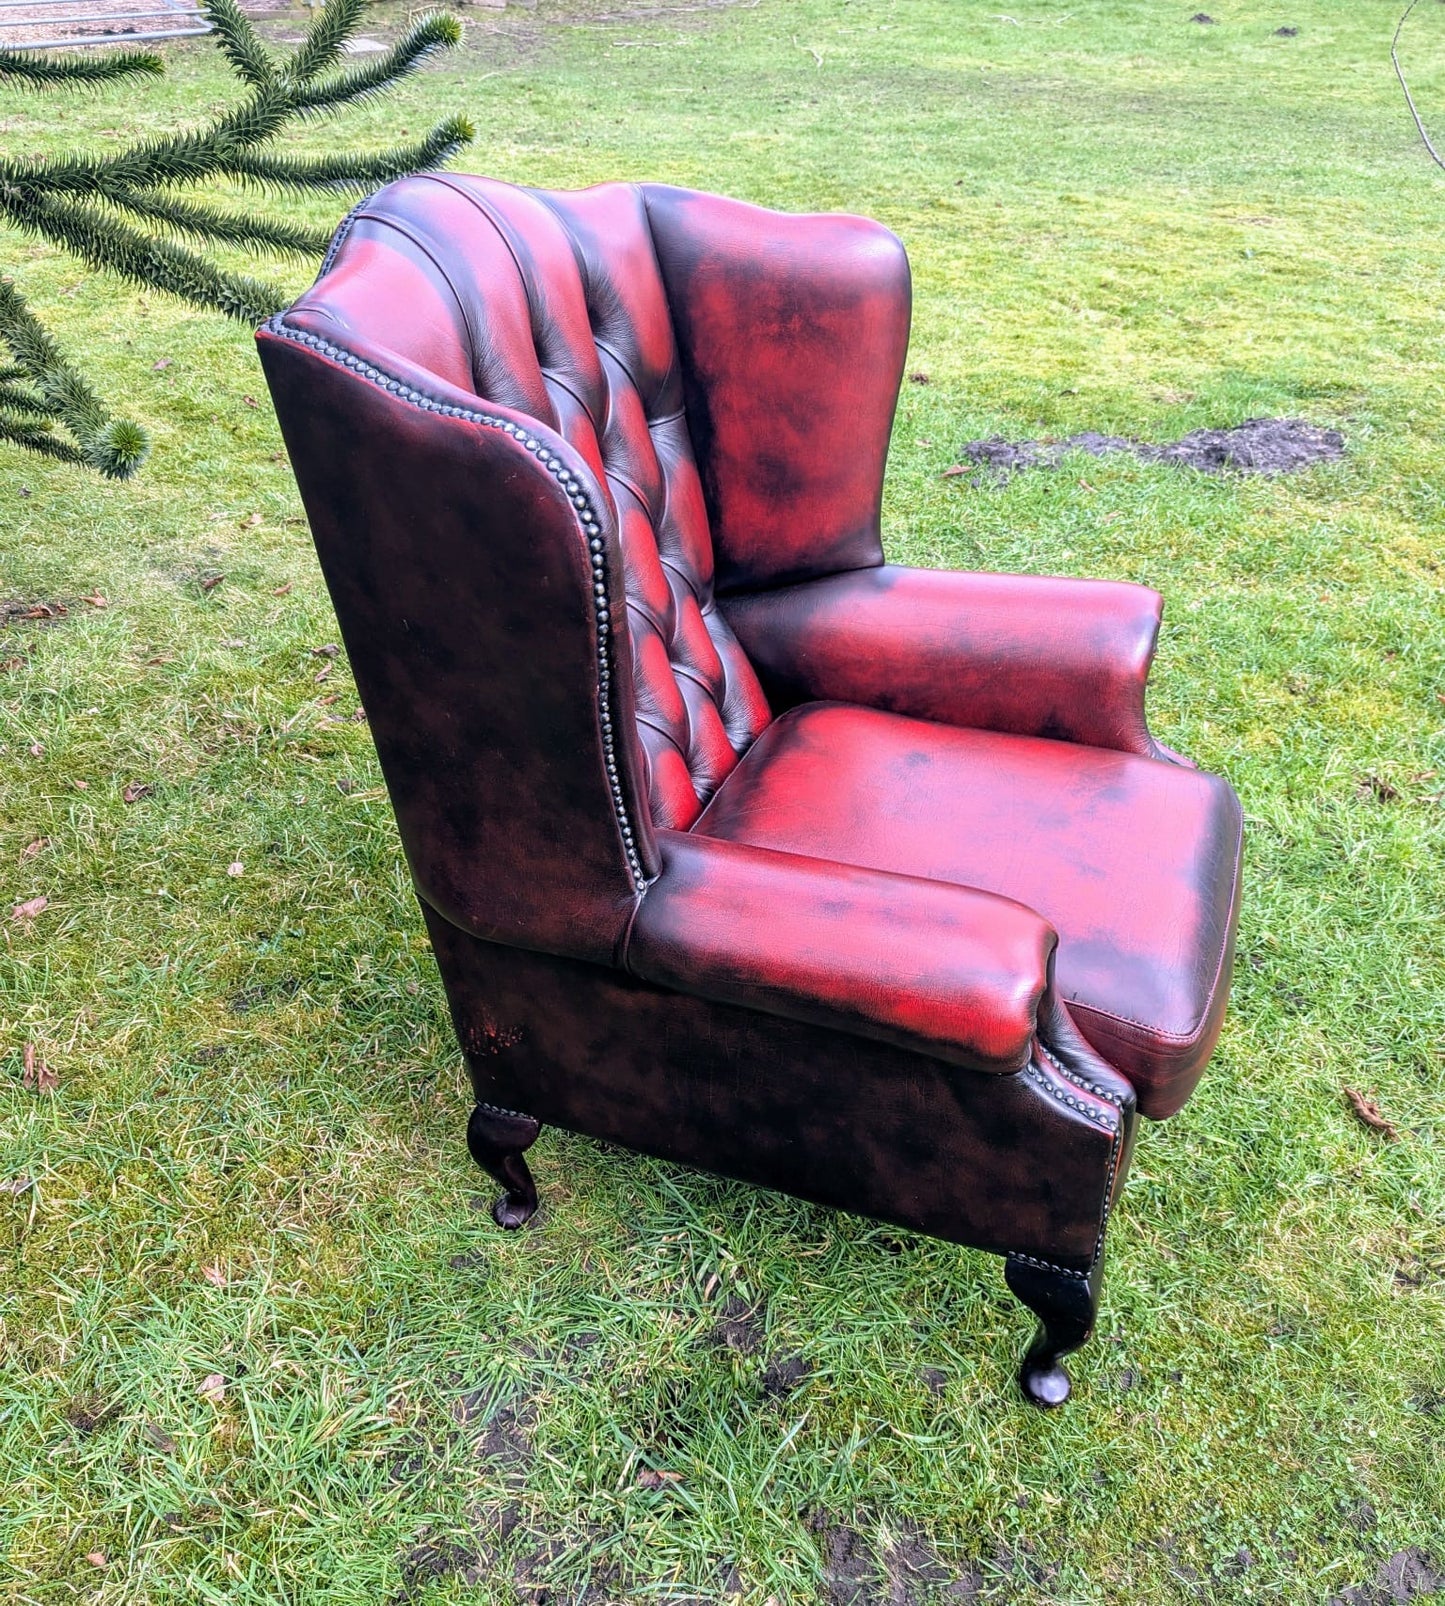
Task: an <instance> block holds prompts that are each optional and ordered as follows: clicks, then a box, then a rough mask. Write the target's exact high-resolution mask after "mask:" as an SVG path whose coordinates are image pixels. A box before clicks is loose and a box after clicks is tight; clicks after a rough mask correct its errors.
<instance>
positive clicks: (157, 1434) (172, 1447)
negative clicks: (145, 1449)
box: [141, 1422, 176, 1455]
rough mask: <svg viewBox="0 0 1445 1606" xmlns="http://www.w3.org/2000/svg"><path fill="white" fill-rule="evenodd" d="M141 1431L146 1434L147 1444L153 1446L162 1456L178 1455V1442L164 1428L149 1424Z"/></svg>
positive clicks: (152, 1423)
mask: <svg viewBox="0 0 1445 1606" xmlns="http://www.w3.org/2000/svg"><path fill="white" fill-rule="evenodd" d="M141 1431H142V1432H143V1433H144V1434H145V1436H146V1441H147V1443H149V1444H151V1445H153V1446H154V1447H155V1448H156V1449H157V1450H159V1451H160V1452H161V1454H162V1455H174V1454H175V1453H176V1441H175V1440H174V1439H173V1438H172V1437H171V1436H170V1434H169V1433H167V1432H166V1430H165V1429H164V1428H162V1427H157V1426H156V1424H155V1423H154V1422H147V1423H146V1425H145V1427H144V1428H143V1429H142V1430H141Z"/></svg>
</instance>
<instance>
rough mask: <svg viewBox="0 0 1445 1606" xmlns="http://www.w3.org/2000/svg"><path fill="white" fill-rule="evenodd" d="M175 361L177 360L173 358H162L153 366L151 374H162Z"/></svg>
mask: <svg viewBox="0 0 1445 1606" xmlns="http://www.w3.org/2000/svg"><path fill="white" fill-rule="evenodd" d="M174 361H175V359H174V358H173V357H162V358H160V359H159V360H158V361H156V362H153V363H152V364H151V372H152V373H153V374H159V373H162V372H164V370H165V369H167V368H169V367H170V365H171V364H172V362H174Z"/></svg>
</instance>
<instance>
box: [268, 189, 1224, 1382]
mask: <svg viewBox="0 0 1445 1606" xmlns="http://www.w3.org/2000/svg"><path fill="white" fill-rule="evenodd" d="M909 298H910V286H909V276H908V264H907V258H906V256H905V254H904V251H903V248H902V246H901V244H900V243H899V242H898V240H897V239H896V238H895V237H894V236H893V235H892V234H890V233H889V232H888V231H887V230H886V229H884V228H881V227H880V226H879V225H878V224H876V223H871V222H868V221H866V220H863V219H859V218H852V217H838V216H826V217H792V216H785V215H783V214H779V213H775V212H769V211H765V210H763V209H761V208H758V207H753V206H747V205H744V204H743V203H740V202H736V201H728V200H722V199H720V198H718V197H715V196H707V195H701V194H696V193H693V192H688V191H683V190H677V189H671V188H667V187H665V186H654V185H641V186H637V185H623V184H610V185H601V186H598V187H597V188H595V189H591V190H583V191H577V192H570V193H551V192H544V191H540V190H527V189H520V188H516V187H513V186H510V185H506V184H500V183H496V182H493V181H489V180H485V179H477V178H468V177H463V176H460V175H455V174H428V175H422V176H420V177H416V178H412V179H407V180H404V181H402V182H401V183H398V184H394V185H391V186H389V187H388V188H387V189H385V190H382V191H381V192H379V193H378V194H377V195H375V196H372V197H371V198H370V199H369V200H367V201H365V202H363V203H362V204H361V205H360V206H359V207H358V208H357V209H356V210H355V212H354V213H353V214H352V215H351V217H350V218H349V219H348V220H347V222H346V224H345V225H343V228H342V229H341V231H339V233H338V235H337V239H336V241H335V242H334V244H333V247H332V250H331V252H330V253H329V255H328V258H327V261H326V263H325V265H324V267H323V270H322V273H321V276H320V278H319V279H318V281H317V283H316V284H315V285H314V286H313V288H312V289H311V290H310V291H308V292H307V293H306V294H305V295H304V296H303V297H302V298H301V299H300V300H299V301H298V302H297V303H296V305H295V306H294V307H292V308H291V309H289V310H288V311H287V312H285V313H283V314H281V315H280V316H279V317H277V318H275V319H273V320H272V321H271V322H270V323H269V324H268V325H267V326H266V327H265V328H264V329H263V330H262V331H261V332H260V334H259V337H258V338H259V341H260V349H261V356H262V361H263V364H264V366H265V369H266V374H267V379H268V381H269V383H270V386H271V390H272V394H273V395H274V397H275V400H276V406H277V412H278V415H279V417H280V421H281V426H282V430H283V432H284V434H285V438H286V443H287V447H288V450H289V453H290V458H291V461H292V463H293V465H294V467H295V470H296V475H297V480H298V483H299V485H300V489H301V493H302V497H303V499H304V501H305V504H306V509H307V513H308V515H309V518H310V522H311V528H312V533H313V536H314V538H315V541H316V546H317V550H318V553H319V555H320V559H321V563H322V567H323V570H324V572H325V575H326V580H327V584H328V586H329V587H330V590H331V594H332V597H333V600H334V601H335V604H336V610H337V616H338V619H339V621H340V626H341V630H342V634H343V636H344V639H345V641H346V646H347V650H348V653H349V655H350V658H351V662H352V666H353V668H354V671H355V674H356V679H357V684H358V687H359V689H360V692H361V695H362V699H363V701H364V704H365V706H366V709H367V712H368V716H369V721H370V727H371V730H372V732H373V734H374V737H375V740H376V744H377V750H378V753H379V755H380V758H381V763H382V768H383V771H384V773H385V777H386V782H387V786H388V789H389V791H390V794H391V797H392V800H393V803H394V805H395V808H396V815H397V821H398V825H399V828H400V832H401V840H402V844H403V847H404V849H405V852H406V855H407V858H408V861H409V863H410V865H411V869H412V874H413V877H414V879H415V883H416V888H417V892H418V895H419V897H420V898H421V901H422V905H423V908H424V910H425V912H426V918H427V922H428V926H429V929H430V931H431V934H432V941H433V946H434V948H435V951H436V955H437V960H438V963H439V965H440V967H441V971H442V975H443V979H444V981H445V983H446V987H447V992H448V996H449V999H450V1001H451V1007H452V1012H453V1017H454V1019H455V1021H456V1025H457V1031H458V1036H459V1039H460V1041H461V1043H462V1045H463V1048H464V1049H465V1051H466V1054H467V1059H468V1064H469V1066H470V1069H471V1073H472V1078H473V1083H474V1086H475V1089H476V1092H477V1098H478V1100H479V1105H478V1111H477V1112H474V1126H473V1127H469V1135H468V1142H469V1145H471V1146H472V1152H473V1154H474V1155H477V1156H478V1157H479V1159H480V1161H481V1163H483V1164H485V1165H487V1166H488V1167H489V1168H491V1169H492V1170H493V1173H494V1175H497V1176H498V1177H499V1178H501V1179H502V1180H504V1182H505V1185H506V1186H507V1187H508V1188H509V1190H511V1192H510V1195H509V1198H510V1204H509V1209H510V1212H511V1213H510V1215H508V1216H507V1217H506V1223H505V1224H508V1225H515V1224H517V1222H518V1221H520V1220H524V1219H525V1215H526V1212H527V1211H529V1210H530V1209H531V1208H534V1207H535V1193H533V1194H532V1196H531V1199H530V1201H528V1200H527V1199H526V1198H525V1194H526V1189H527V1188H529V1187H530V1186H531V1184H530V1180H529V1178H528V1175H527V1173H526V1167H525V1163H524V1162H523V1161H522V1159H521V1155H520V1149H519V1146H523V1147H524V1146H525V1142H526V1141H530V1138H529V1137H528V1136H527V1134H535V1131H536V1122H537V1121H538V1120H541V1121H556V1122H559V1123H561V1124H564V1125H568V1126H571V1127H575V1128H577V1129H579V1130H582V1131H585V1132H591V1133H594V1134H596V1135H598V1136H602V1137H607V1138H611V1139H615V1140H618V1141H621V1142H625V1143H630V1144H633V1145H635V1146H636V1147H638V1148H642V1149H645V1150H648V1151H649V1152H652V1153H656V1154H660V1155H664V1156H667V1157H670V1158H673V1159H678V1160H683V1161H686V1162H688V1163H691V1164H699V1165H708V1166H712V1167H714V1168H716V1169H718V1170H721V1171H723V1172H725V1173H726V1174H728V1175H731V1176H735V1177H739V1178H743V1179H745V1180H748V1181H753V1182H759V1183H766V1184H770V1185H772V1186H777V1187H781V1188H785V1189H789V1190H791V1191H793V1192H796V1193H799V1194H801V1195H803V1196H805V1197H808V1198H812V1199H817V1200H819V1201H822V1202H825V1203H830V1204H845V1205H850V1206H852V1207H854V1208H857V1209H860V1210H863V1211H866V1212H869V1213H872V1214H876V1215H879V1216H882V1217H884V1218H886V1219H889V1220H893V1221H897V1222H900V1223H903V1224H905V1225H909V1226H914V1227H917V1228H919V1229H920V1230H924V1231H930V1232H937V1233H940V1234H942V1235H943V1236H947V1237H950V1238H954V1239H957V1240H958V1241H961V1242H967V1243H974V1244H978V1245H981V1246H983V1247H987V1248H991V1249H998V1250H1001V1251H1003V1252H1005V1253H1007V1254H1008V1255H1009V1256H1010V1262H1009V1279H1010V1286H1012V1287H1014V1288H1015V1291H1016V1292H1019V1294H1020V1297H1022V1298H1024V1299H1026V1300H1027V1301H1028V1302H1029V1303H1030V1304H1032V1305H1033V1307H1034V1308H1035V1309H1036V1310H1038V1311H1040V1313H1041V1314H1042V1316H1043V1318H1044V1331H1045V1335H1046V1336H1047V1342H1045V1339H1044V1338H1041V1339H1040V1340H1039V1342H1038V1344H1036V1346H1035V1351H1034V1352H1031V1360H1030V1362H1029V1364H1028V1366H1027V1367H1026V1374H1027V1377H1028V1378H1032V1381H1031V1382H1028V1386H1029V1388H1030V1392H1031V1393H1032V1394H1033V1395H1034V1397H1035V1398H1038V1399H1041V1400H1045V1401H1056V1400H1057V1399H1058V1398H1061V1397H1062V1396H1061V1394H1060V1393H1059V1387H1060V1384H1059V1379H1060V1377H1061V1376H1062V1374H1061V1373H1060V1372H1059V1371H1058V1369H1057V1359H1058V1356H1059V1355H1061V1354H1063V1353H1065V1352H1067V1350H1069V1349H1071V1348H1074V1347H1076V1346H1077V1344H1078V1343H1080V1342H1082V1335H1084V1334H1086V1333H1087V1328H1088V1323H1089V1322H1090V1321H1091V1320H1092V1311H1093V1309H1094V1302H1095V1300H1096V1299H1097V1292H1098V1277H1099V1268H1100V1266H1101V1264H1102V1261H1101V1255H1102V1247H1103V1240H1104V1231H1105V1227H1106V1224H1107V1220H1108V1215H1109V1210H1110V1207H1111V1204H1112V1201H1113V1200H1114V1198H1115V1197H1116V1195H1117V1192H1118V1188H1119V1186H1120V1183H1121V1180H1122V1177H1123V1174H1124V1170H1125V1168H1126V1166H1127V1162H1128V1156H1129V1149H1130V1144H1131V1141H1132V1135H1133V1130H1134V1116H1135V1110H1136V1098H1137V1105H1138V1106H1139V1107H1142V1108H1143V1109H1145V1110H1146V1111H1148V1112H1149V1113H1152V1114H1156V1115H1165V1114H1168V1113H1170V1112H1171V1111H1173V1110H1174V1109H1177V1108H1178V1106H1179V1105H1180V1104H1181V1103H1182V1102H1183V1100H1184V1098H1185V1097H1187V1095H1188V1092H1189V1090H1190V1088H1191V1087H1192V1086H1193V1084H1194V1082H1195V1080H1196V1079H1197V1077H1198V1075H1199V1073H1200V1071H1201V1070H1202V1068H1203V1065H1204V1062H1205V1060H1206V1058H1207V1057H1208V1054H1209V1051H1210V1049H1211V1047H1212V1046H1213V1043H1214V1040H1215V1037H1216V1036H1217V1034H1218V1031H1219V1026H1220V1021H1221V1019H1222V1016H1223V1010H1224V1002H1225V996H1226V992H1227V986H1228V976H1229V962H1230V951H1231V944H1232V940H1233V933H1234V924H1235V919H1236V910H1237V897H1238V893H1237V886H1238V864H1239V810H1238V805H1237V803H1236V801H1235V799H1234V796H1233V794H1232V793H1231V792H1230V791H1229V788H1228V787H1227V786H1226V785H1225V783H1224V782H1222V781H1219V780H1216V779H1215V778H1213V777H1210V776H1206V775H1202V774H1199V773H1198V772H1196V771H1194V770H1192V768H1189V767H1186V766H1185V764H1184V763H1183V761H1177V762H1176V761H1175V759H1174V756H1173V755H1170V754H1169V753H1168V750H1167V749H1164V748H1162V747H1160V746H1159V745H1158V744H1157V743H1156V742H1155V741H1154V739H1153V738H1152V736H1151V735H1150V733H1149V729H1148V725H1147V722H1146V719H1145V704H1144V697H1145V682H1146V679H1147V675H1148V672H1149V666H1150V660H1151V658H1152V655H1153V651H1154V643H1155V637H1156V634H1157V630H1158V623H1159V608H1160V603H1159V599H1158V597H1157V596H1156V595H1155V593H1153V592H1151V591H1149V590H1147V589H1145V588H1143V587H1138V586H1129V585H1121V584H1114V583H1103V582H1090V581H1076V580H1053V579H1034V578H1024V577H1013V576H1003V575H966V574H941V573H933V572H928V571H917V570H908V569H900V568H895V567H891V566H888V565H886V564H885V563H884V554H883V543H882V538H881V534H880V529H879V510H880V506H881V498H882V484H883V472H884V466H885V458H886V453H887V446H888V437H889V433H890V429H891V424H892V419H893V411H894V407H895V404H896V400H897V393H898V386H899V382H900V379H901V375H902V369H903V362H904V358H905V354H906V350H907V341H908V322H909ZM719 599H721V600H719ZM499 1107H500V1108H499ZM488 1111H490V1112H491V1114H490V1115H488V1113H487V1112H488ZM524 1207H525V1208H524ZM499 1219H501V1218H499ZM1040 1346H1042V1348H1040ZM1030 1368H1031V1370H1030ZM1026 1381H1027V1378H1026ZM1063 1387H1064V1388H1065V1390H1066V1383H1065V1384H1064V1385H1063Z"/></svg>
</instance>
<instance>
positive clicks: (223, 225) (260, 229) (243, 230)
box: [106, 190, 330, 261]
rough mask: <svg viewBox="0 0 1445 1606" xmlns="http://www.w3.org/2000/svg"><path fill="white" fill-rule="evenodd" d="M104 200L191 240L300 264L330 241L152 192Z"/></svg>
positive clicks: (313, 231)
mask: <svg viewBox="0 0 1445 1606" xmlns="http://www.w3.org/2000/svg"><path fill="white" fill-rule="evenodd" d="M106 199H107V200H109V201H111V202H112V204H113V205H115V206H117V207H120V208H122V209H124V210H125V211H127V212H129V213H131V214H132V215H133V216H135V217H143V218H149V219H151V220H152V221H153V222H156V223H163V224H165V225H166V227H167V228H170V229H174V230H176V231H177V232H178V233H181V234H189V235H191V236H192V238H194V239H198V240H215V241H218V242H219V243H220V244H223V245H236V246H243V247H247V248H250V249H257V250H271V251H275V252H278V253H279V254H280V255H281V256H288V257H298V258H300V259H301V260H302V261H308V260H310V259H311V258H313V257H317V256H320V255H322V254H323V253H324V252H325V250H326V247H327V244H328V243H329V240H330V236H329V235H328V234H325V233H323V232H321V231H320V230H317V229H303V228H299V227H297V226H296V225H294V224H291V223H283V222H279V221H278V222H273V221H272V220H271V219H270V218H264V217H258V216H256V214H254V213H246V212H223V211H221V210H219V209H218V208H216V207H210V206H202V205H198V204H195V203H193V202H190V201H178V200H175V199H173V198H172V197H170V196H167V195H158V194H156V192H155V191H154V190H141V191H131V190H124V191H121V192H120V193H119V194H117V195H114V196H107V197H106Z"/></svg>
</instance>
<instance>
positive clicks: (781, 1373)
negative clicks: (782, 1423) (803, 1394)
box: [763, 1355, 812, 1399]
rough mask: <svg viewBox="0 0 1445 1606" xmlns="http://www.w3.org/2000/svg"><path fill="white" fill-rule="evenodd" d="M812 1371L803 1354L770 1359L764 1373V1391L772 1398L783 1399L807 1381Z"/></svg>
mask: <svg viewBox="0 0 1445 1606" xmlns="http://www.w3.org/2000/svg"><path fill="white" fill-rule="evenodd" d="M811 1371H812V1368H811V1367H810V1366H809V1365H808V1363H807V1362H806V1361H805V1360H804V1359H803V1357H802V1356H801V1355H784V1356H781V1357H780V1358H779V1359H777V1360H775V1361H770V1362H769V1363H768V1366H767V1369H766V1371H764V1373H763V1393H764V1394H766V1395H768V1396H769V1397H770V1398H771V1399H781V1398H782V1397H783V1396H784V1395H787V1394H791V1393H792V1392H793V1390H794V1389H796V1388H797V1387H798V1386H799V1385H800V1384H802V1383H804V1382H806V1381H807V1379H808V1375H809V1373H810V1372H811Z"/></svg>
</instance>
